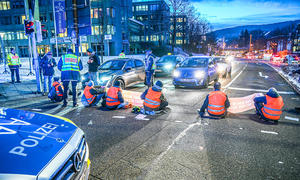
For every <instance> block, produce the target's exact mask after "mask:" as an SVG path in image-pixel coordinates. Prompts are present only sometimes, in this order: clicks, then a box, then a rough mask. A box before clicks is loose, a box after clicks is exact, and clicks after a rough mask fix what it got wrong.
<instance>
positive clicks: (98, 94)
mask: <svg viewBox="0 0 300 180" xmlns="http://www.w3.org/2000/svg"><path fill="white" fill-rule="evenodd" d="M103 95H104V91H97V89H95V88H94V82H93V81H89V82H88V84H87V86H85V88H84V91H83V95H82V98H81V103H82V104H83V105H84V106H85V107H90V106H97V104H98V102H99V101H100V100H101V98H102V96H103Z"/></svg>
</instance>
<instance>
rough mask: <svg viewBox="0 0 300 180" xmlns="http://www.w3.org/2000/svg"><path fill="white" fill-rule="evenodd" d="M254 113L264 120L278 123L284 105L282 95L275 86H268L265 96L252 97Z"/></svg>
mask: <svg viewBox="0 0 300 180" xmlns="http://www.w3.org/2000/svg"><path fill="white" fill-rule="evenodd" d="M254 105H255V108H256V114H257V115H258V116H259V117H260V118H261V119H263V120H265V121H273V122H274V123H275V124H277V123H278V120H279V119H280V116H281V113H282V107H283V106H284V103H283V100H282V97H281V96H280V95H279V94H278V92H277V90H276V89H275V88H270V89H269V91H268V92H267V94H266V95H265V96H260V97H256V98H254Z"/></svg>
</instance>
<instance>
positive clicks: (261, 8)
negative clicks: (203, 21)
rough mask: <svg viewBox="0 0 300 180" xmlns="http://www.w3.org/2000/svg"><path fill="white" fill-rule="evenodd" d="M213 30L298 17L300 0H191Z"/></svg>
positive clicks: (299, 17) (299, 15)
mask: <svg viewBox="0 0 300 180" xmlns="http://www.w3.org/2000/svg"><path fill="white" fill-rule="evenodd" d="M192 3H193V5H194V6H195V7H196V8H197V10H198V11H199V12H200V13H201V15H202V16H203V17H206V18H207V19H208V20H209V21H210V23H211V24H212V25H213V27H214V30H217V29H223V28H228V27H234V26H240V25H258V24H271V23H276V22H282V21H289V20H298V19H300V0H277V1H275V0H192Z"/></svg>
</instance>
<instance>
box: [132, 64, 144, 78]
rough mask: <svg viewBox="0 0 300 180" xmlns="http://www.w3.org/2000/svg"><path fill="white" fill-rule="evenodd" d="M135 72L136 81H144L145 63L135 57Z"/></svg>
mask: <svg viewBox="0 0 300 180" xmlns="http://www.w3.org/2000/svg"><path fill="white" fill-rule="evenodd" d="M134 64H135V73H136V75H137V81H144V79H145V63H144V62H143V61H141V60H138V59H135V60H134Z"/></svg>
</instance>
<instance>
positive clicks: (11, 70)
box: [9, 67, 20, 82]
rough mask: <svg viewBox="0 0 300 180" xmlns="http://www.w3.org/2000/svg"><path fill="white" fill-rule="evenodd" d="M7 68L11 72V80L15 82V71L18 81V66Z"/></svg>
mask: <svg viewBox="0 0 300 180" xmlns="http://www.w3.org/2000/svg"><path fill="white" fill-rule="evenodd" d="M9 69H10V72H11V82H15V73H16V77H17V81H20V73H19V67H16V68H11V67H9Z"/></svg>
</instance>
